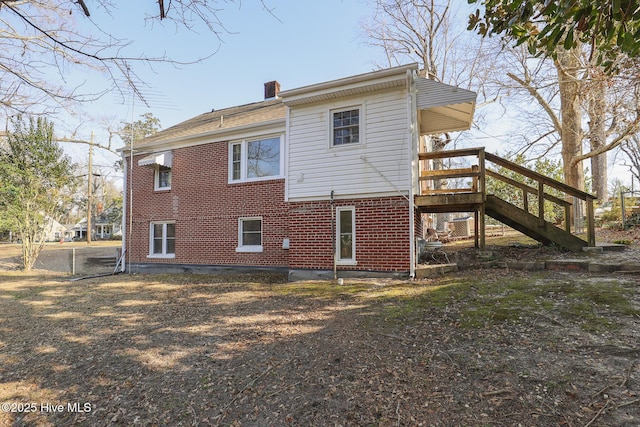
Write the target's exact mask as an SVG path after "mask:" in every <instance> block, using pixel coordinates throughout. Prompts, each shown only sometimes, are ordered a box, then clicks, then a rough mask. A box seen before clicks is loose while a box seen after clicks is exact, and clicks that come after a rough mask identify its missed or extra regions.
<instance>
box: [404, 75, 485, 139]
mask: <svg viewBox="0 0 640 427" xmlns="http://www.w3.org/2000/svg"><path fill="white" fill-rule="evenodd" d="M416 88H417V97H416V100H417V104H418V110H420V133H421V134H422V135H426V134H433V133H442V132H453V131H458V130H465V129H469V128H470V127H471V121H472V120H473V112H474V110H475V104H476V93H475V92H473V91H470V90H466V89H462V88H459V87H456V86H451V85H447V84H444V83H440V82H436V81H434V80H429V79H425V78H423V77H417V78H416Z"/></svg>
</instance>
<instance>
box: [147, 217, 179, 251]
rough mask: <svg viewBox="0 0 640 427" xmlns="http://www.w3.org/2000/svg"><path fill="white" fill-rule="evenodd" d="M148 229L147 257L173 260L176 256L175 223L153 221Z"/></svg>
mask: <svg viewBox="0 0 640 427" xmlns="http://www.w3.org/2000/svg"><path fill="white" fill-rule="evenodd" d="M149 228H150V231H149V257H150V258H174V257H175V255H176V223H175V221H154V222H152V223H151V224H150V227H149Z"/></svg>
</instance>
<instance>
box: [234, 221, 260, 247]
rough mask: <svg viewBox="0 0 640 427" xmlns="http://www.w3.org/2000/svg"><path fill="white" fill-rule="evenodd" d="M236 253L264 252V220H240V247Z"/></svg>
mask: <svg viewBox="0 0 640 427" xmlns="http://www.w3.org/2000/svg"><path fill="white" fill-rule="evenodd" d="M236 252H262V218H261V217H250V218H239V219H238V247H237V248H236Z"/></svg>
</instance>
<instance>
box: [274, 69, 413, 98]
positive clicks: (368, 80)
mask: <svg viewBox="0 0 640 427" xmlns="http://www.w3.org/2000/svg"><path fill="white" fill-rule="evenodd" d="M417 69H418V64H416V63H413V64H408V65H402V66H399V67H394V68H388V69H385V70H380V71H373V72H370V73H366V74H359V75H356V76H351V77H347V78H343V79H338V80H331V81H328V82H323V83H318V84H314V85H310V86H303V87H301V88H297V89H291V90H286V91H282V92H280V95H279V96H280V98H282V102H284V103H285V104H287V105H297V104H305V103H310V102H317V101H322V100H326V99H331V98H335V97H338V96H348V95H353V94H357V93H364V92H370V91H374V90H380V89H385V88H391V87H400V86H405V85H406V76H407V70H417Z"/></svg>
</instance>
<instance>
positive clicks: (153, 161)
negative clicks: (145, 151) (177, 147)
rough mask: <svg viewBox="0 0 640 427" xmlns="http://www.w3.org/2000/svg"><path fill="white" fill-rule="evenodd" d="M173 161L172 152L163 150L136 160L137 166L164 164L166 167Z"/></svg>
mask: <svg viewBox="0 0 640 427" xmlns="http://www.w3.org/2000/svg"><path fill="white" fill-rule="evenodd" d="M172 163H173V154H171V151H165V152H162V153H155V154H151V155H149V156H146V157H143V158H142V159H140V160H138V166H155V165H159V166H166V167H168V168H170V167H171V165H172Z"/></svg>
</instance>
